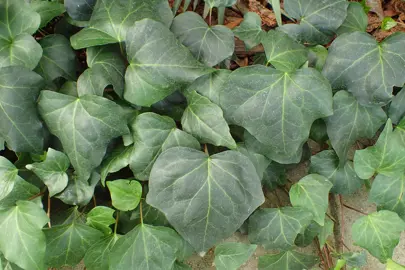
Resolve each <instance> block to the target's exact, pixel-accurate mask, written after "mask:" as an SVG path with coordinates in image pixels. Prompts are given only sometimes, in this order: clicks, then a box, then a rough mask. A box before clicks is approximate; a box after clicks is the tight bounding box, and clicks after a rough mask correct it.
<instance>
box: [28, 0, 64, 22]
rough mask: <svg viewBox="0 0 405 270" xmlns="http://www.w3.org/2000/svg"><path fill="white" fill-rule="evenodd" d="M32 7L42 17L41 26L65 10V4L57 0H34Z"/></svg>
mask: <svg viewBox="0 0 405 270" xmlns="http://www.w3.org/2000/svg"><path fill="white" fill-rule="evenodd" d="M30 7H31V9H32V10H33V11H35V12H37V13H38V14H39V16H40V17H41V23H40V25H39V27H40V28H41V27H44V26H46V25H47V24H48V23H49V22H50V21H51V20H52V19H53V18H55V17H57V16H59V15H61V14H62V13H64V12H65V7H64V6H63V4H62V3H59V2H57V1H51V2H50V1H46V0H45V1H44V0H33V1H31V3H30Z"/></svg>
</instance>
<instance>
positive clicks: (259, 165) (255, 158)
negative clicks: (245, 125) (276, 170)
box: [235, 143, 271, 179]
mask: <svg viewBox="0 0 405 270" xmlns="http://www.w3.org/2000/svg"><path fill="white" fill-rule="evenodd" d="M235 150H236V151H238V152H240V153H242V154H244V155H245V156H247V157H248V158H249V159H250V161H251V162H252V163H253V165H254V166H255V168H256V172H257V175H258V176H259V178H260V179H262V178H263V174H264V172H265V171H266V169H267V167H268V166H269V165H270V162H271V160H269V159H268V158H266V157H265V156H263V155H261V154H257V153H255V152H252V151H249V150H248V149H247V148H246V146H245V145H244V144H243V143H238V147H237V148H236V149H235Z"/></svg>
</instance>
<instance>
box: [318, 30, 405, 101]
mask: <svg viewBox="0 0 405 270" xmlns="http://www.w3.org/2000/svg"><path fill="white" fill-rule="evenodd" d="M404 43H405V34H404V33H395V34H393V35H391V36H389V37H388V38H386V39H384V40H383V41H382V42H381V43H378V42H377V41H376V40H375V39H374V37H373V36H370V35H369V34H367V33H361V32H354V33H350V34H345V35H341V36H339V37H337V38H336V39H335V40H334V41H333V43H332V45H331V46H330V47H329V55H328V59H327V60H326V64H325V66H324V69H323V74H324V75H325V76H326V78H327V79H328V80H329V81H330V83H331V85H332V88H333V89H335V90H341V89H347V90H348V91H349V92H351V93H352V94H353V95H354V96H355V97H356V99H357V100H358V102H359V103H360V104H363V105H366V106H372V105H379V106H381V105H384V104H386V103H388V102H389V101H390V99H391V97H392V87H393V86H400V87H402V86H403V84H404V83H405V77H404V76H403V74H404V73H405V46H403V44H404ZM366 66H367V67H370V68H367V69H365V68H364V67H366Z"/></svg>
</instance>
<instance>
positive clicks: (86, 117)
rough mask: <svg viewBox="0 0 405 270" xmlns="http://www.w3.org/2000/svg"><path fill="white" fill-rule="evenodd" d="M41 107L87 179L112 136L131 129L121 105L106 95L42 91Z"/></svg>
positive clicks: (100, 159)
mask: <svg viewBox="0 0 405 270" xmlns="http://www.w3.org/2000/svg"><path fill="white" fill-rule="evenodd" d="M38 109H39V113H40V114H41V116H42V119H44V121H45V123H46V125H47V126H48V128H49V130H50V132H51V133H52V134H54V135H55V136H56V137H58V138H59V140H60V141H61V143H62V145H63V149H65V152H66V154H67V155H68V157H69V159H70V162H71V163H72V165H73V167H74V168H75V170H76V173H77V175H78V177H79V178H81V179H82V180H84V181H86V180H87V179H88V178H89V177H90V174H91V172H92V170H93V169H95V168H96V167H97V166H99V165H100V163H101V161H102V160H103V157H104V154H105V151H106V148H107V144H108V143H109V142H110V140H111V139H113V138H115V137H118V136H121V135H123V134H127V133H129V130H128V127H127V124H126V121H122V119H123V118H125V117H124V113H123V112H122V110H121V108H120V107H119V105H117V104H116V103H114V102H113V101H111V100H109V99H106V98H103V97H99V96H90V95H87V96H83V97H80V98H76V97H72V96H67V95H63V94H60V93H56V92H51V91H41V95H40V97H39V102H38Z"/></svg>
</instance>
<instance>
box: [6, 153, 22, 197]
mask: <svg viewBox="0 0 405 270" xmlns="http://www.w3.org/2000/svg"><path fill="white" fill-rule="evenodd" d="M18 181H24V180H23V179H22V178H21V177H20V176H18V169H17V168H16V167H15V166H14V165H13V163H11V162H10V161H9V160H8V159H6V158H4V157H2V156H0V201H1V200H3V199H4V198H5V197H7V195H9V194H10V193H11V191H12V190H13V189H14V185H15V183H16V182H18Z"/></svg>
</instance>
